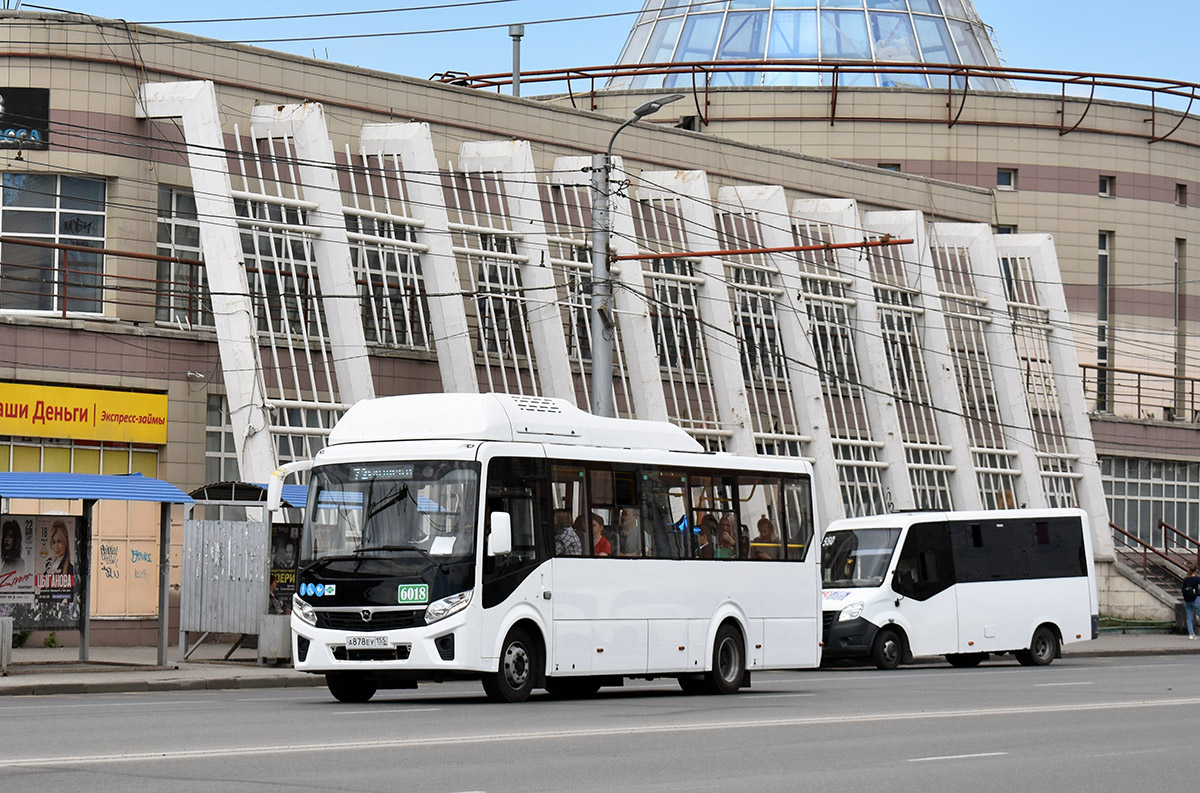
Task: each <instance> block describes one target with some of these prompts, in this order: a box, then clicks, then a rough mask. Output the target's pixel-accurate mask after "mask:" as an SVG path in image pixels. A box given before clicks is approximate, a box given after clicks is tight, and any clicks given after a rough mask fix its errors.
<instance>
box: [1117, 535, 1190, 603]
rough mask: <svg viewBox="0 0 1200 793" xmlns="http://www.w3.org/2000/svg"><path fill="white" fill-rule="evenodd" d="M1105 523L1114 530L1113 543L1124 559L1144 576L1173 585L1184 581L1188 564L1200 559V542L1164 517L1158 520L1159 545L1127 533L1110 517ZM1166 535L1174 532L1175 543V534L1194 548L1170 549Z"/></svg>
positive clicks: (1176, 585)
mask: <svg viewBox="0 0 1200 793" xmlns="http://www.w3.org/2000/svg"><path fill="white" fill-rule="evenodd" d="M1108 527H1109V528H1110V529H1112V532H1113V545H1115V546H1116V549H1117V551H1118V552H1121V551H1124V553H1123V554H1122V556H1123V557H1124V559H1125V561H1127V562H1129V563H1131V564H1133V565H1134V566H1135V567H1136V568H1137V569H1138V570H1139V571H1140V572H1141V573H1142V575H1144V576H1146V577H1147V578H1159V579H1166V580H1168V581H1170V582H1173V583H1174V584H1175V587H1176V589H1177V588H1178V585H1179V584H1180V583H1181V582H1182V581H1183V578H1184V576H1185V575H1186V573H1187V570H1188V568H1189V567H1190V566H1191V565H1193V564H1195V563H1197V562H1198V561H1200V543H1198V542H1197V541H1196V540H1195V539H1193V538H1192V537H1190V536H1189V535H1187V534H1184V533H1183V532H1181V531H1179V530H1178V529H1176V528H1175V527H1174V526H1171V525H1170V524H1168V523H1166V522H1165V521H1159V523H1158V528H1160V529H1163V530H1164V531H1163V547H1162V548H1158V547H1156V546H1154V545H1153V544H1151V543H1148V542H1146V541H1145V540H1143V539H1142V538H1140V537H1138V536H1136V535H1134V534H1130V533H1129V532H1127V531H1125V530H1124V529H1122V528H1121V527H1120V526H1118V525H1117V524H1115V523H1113V522H1111V521H1110V522H1109V524H1108ZM1168 536H1175V537H1176V542H1177V543H1178V542H1179V540H1178V538H1180V537H1181V538H1183V539H1184V540H1186V542H1187V543H1190V544H1191V545H1192V546H1194V547H1195V548H1196V550H1188V551H1186V552H1181V551H1178V550H1176V551H1174V552H1172V550H1171V544H1170V542H1169V541H1168V540H1167V537H1168Z"/></svg>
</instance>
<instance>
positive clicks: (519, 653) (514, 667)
mask: <svg viewBox="0 0 1200 793" xmlns="http://www.w3.org/2000/svg"><path fill="white" fill-rule="evenodd" d="M537 662H538V653H537V647H536V646H535V645H534V643H533V641H532V640H531V639H530V638H529V634H527V633H526V632H525V631H524V630H522V629H521V628H513V629H512V630H511V631H509V632H508V636H506V637H505V638H504V645H503V647H501V648H500V666H499V668H498V669H497V670H496V671H495V672H493V673H492V674H490V675H487V676H485V677H484V678H483V690H484V692H485V693H486V694H487V696H488V699H490V700H491V701H492V702H524V701H525V700H527V699H529V694H530V692H532V691H533V681H534V679H535V678H536V677H537Z"/></svg>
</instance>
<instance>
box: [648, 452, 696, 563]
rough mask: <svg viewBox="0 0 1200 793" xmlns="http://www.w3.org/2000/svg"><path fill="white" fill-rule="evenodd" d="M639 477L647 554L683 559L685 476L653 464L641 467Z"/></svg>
mask: <svg viewBox="0 0 1200 793" xmlns="http://www.w3.org/2000/svg"><path fill="white" fill-rule="evenodd" d="M641 476H642V479H641V485H642V488H641V489H642V492H641V498H642V505H641V524H642V532H643V536H644V537H645V541H646V545H647V546H648V547H649V548H650V556H651V557H653V558H655V559H683V558H686V557H687V554H688V547H689V546H688V539H687V536H688V534H689V533H690V532H691V523H690V522H689V521H688V516H687V501H686V500H685V498H684V490H683V488H684V482H685V481H686V480H685V478H684V477H683V476H682V475H680V474H677V473H672V472H668V471H660V470H659V469H657V468H654V467H653V466H643V468H642V470H641Z"/></svg>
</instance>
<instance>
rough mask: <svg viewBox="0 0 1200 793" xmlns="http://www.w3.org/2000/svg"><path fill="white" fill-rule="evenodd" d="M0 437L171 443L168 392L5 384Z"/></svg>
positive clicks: (0, 400)
mask: <svg viewBox="0 0 1200 793" xmlns="http://www.w3.org/2000/svg"><path fill="white" fill-rule="evenodd" d="M0 435H26V436H32V437H35V438H65V439H70V440H90V441H117V442H122V443H153V444H158V445H162V444H165V443H166V442H167V395H166V394H146V393H139V392H136V391H100V390H96V389H91V388H58V387H55V386H40V385H25V384H22V383H0Z"/></svg>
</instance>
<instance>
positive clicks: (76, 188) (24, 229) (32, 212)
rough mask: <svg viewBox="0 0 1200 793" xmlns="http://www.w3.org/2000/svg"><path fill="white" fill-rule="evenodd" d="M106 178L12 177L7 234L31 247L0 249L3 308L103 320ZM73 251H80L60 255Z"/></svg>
mask: <svg viewBox="0 0 1200 793" xmlns="http://www.w3.org/2000/svg"><path fill="white" fill-rule="evenodd" d="M104 202H105V183H104V180H103V179H88V178H85V177H81V176H57V175H55V174H36V173H6V174H4V175H3V180H2V182H0V232H3V234H4V235H5V236H6V237H21V238H24V239H28V240H29V241H30V242H31V243H36V244H22V243H19V242H4V243H0V309H2V310H5V311H53V312H61V313H66V312H78V313H93V314H94V313H100V312H102V311H103V297H104V296H103V284H102V280H103V275H104V256H103V255H102V254H100V253H93V252H91V251H87V250H78V248H103V247H104ZM56 245H64V246H72V248H73V249H69V250H68V249H66V248H57V247H54V246H56Z"/></svg>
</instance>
